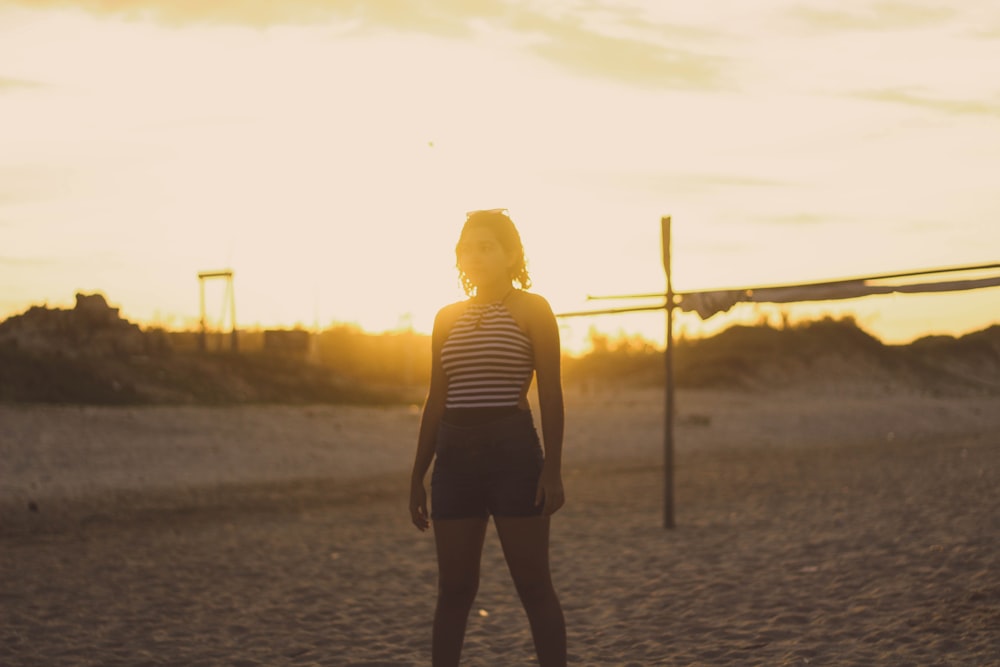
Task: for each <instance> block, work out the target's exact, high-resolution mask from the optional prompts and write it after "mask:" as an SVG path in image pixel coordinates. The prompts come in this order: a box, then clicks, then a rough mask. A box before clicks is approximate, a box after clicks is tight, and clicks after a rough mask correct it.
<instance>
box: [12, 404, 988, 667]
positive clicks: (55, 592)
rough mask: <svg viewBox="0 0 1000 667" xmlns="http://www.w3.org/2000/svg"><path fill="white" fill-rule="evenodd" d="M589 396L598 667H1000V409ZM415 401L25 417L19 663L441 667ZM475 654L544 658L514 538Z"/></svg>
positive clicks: (571, 453) (584, 659) (591, 577)
mask: <svg viewBox="0 0 1000 667" xmlns="http://www.w3.org/2000/svg"><path fill="white" fill-rule="evenodd" d="M678 412H679V414H678V418H677V429H676V436H677V437H676V474H675V482H676V494H675V513H676V523H677V527H676V529H674V530H665V529H663V528H662V520H663V469H662V461H663V458H662V449H663V440H662V436H663V411H662V394H661V393H660V392H656V391H648V392H638V391H630V392H605V393H592V394H587V395H571V396H569V397H568V407H567V417H568V429H567V439H566V463H565V478H566V486H567V492H568V498H569V500H568V504H567V506H566V507H565V509H564V510H563V511H561V512H560V513H559V514H558V515H557V516H556V517H555V518H554V520H553V546H552V561H553V574H554V578H555V582H556V585H557V588H558V590H559V593H560V596H561V599H562V602H563V606H564V609H565V613H566V618H567V624H568V633H569V646H570V656H571V664H577V665H600V666H607V665H805V664H810V665H907V664H910V665H996V664H1000V630H998V628H1000V490H998V489H1000V435H997V434H998V433H1000V429H998V427H1000V404H998V399H997V398H996V397H992V398H988V397H984V398H947V397H932V396H912V395H910V396H907V395H893V396H884V395H878V394H874V393H866V392H864V391H858V390H857V388H853V389H851V390H850V391H846V390H844V388H841V389H830V388H827V389H819V388H817V389H816V390H814V391H799V392H794V393H793V392H786V393H764V394H739V393H731V394H727V393H719V392H683V393H681V394H679V395H678ZM417 420H418V413H417V410H416V409H415V408H414V407H406V406H401V407H392V408H361V407H349V406H312V407H235V408H194V407H183V408H166V407H160V408H141V409H136V408H116V409H112V408H80V407H51V406H10V405H6V406H0V664H2V665H10V666H14V665H45V666H50V665H51V666H58V665H358V666H360V665H367V666H374V665H400V666H402V665H426V664H429V630H430V620H431V613H432V610H433V605H434V595H435V561H434V550H433V541H432V538H431V536H430V535H428V534H421V533H419V532H417V531H416V530H415V529H413V528H412V526H410V524H409V522H408V518H407V513H406V507H405V505H406V489H407V477H408V471H409V465H410V461H411V458H412V452H413V442H414V439H415V433H416V427H417ZM463 664H468V665H484V666H490V667H494V666H506V665H530V664H535V663H534V658H533V655H532V650H531V642H530V636H529V632H528V626H527V621H526V619H525V617H524V614H523V611H522V610H521V608H520V605H519V603H518V602H517V599H516V596H515V594H514V591H513V587H512V585H511V584H510V581H509V577H508V575H507V573H506V570H505V567H504V565H503V560H502V556H501V554H500V550H499V546H498V543H497V540H496V537H495V536H494V535H493V534H492V533H491V536H490V537H489V538H488V540H487V544H486V548H485V552H484V556H483V580H482V585H481V587H480V593H479V597H478V599H477V601H476V605H475V607H474V611H473V616H472V619H471V621H470V626H469V633H468V637H467V641H466V648H465V653H464V661H463Z"/></svg>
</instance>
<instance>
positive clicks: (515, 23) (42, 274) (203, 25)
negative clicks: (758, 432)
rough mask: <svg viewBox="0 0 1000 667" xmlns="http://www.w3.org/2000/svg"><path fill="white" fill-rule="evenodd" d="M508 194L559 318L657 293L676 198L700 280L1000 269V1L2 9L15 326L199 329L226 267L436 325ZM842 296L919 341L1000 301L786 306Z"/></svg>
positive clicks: (325, 313)
mask: <svg viewBox="0 0 1000 667" xmlns="http://www.w3.org/2000/svg"><path fill="white" fill-rule="evenodd" d="M494 207H507V208H508V209H509V210H510V211H511V214H512V217H513V218H514V220H515V222H517V223H518V225H519V227H520V228H521V232H522V236H523V239H524V242H525V245H526V249H527V254H528V259H529V269H530V270H531V271H532V274H533V277H534V279H535V290H536V291H538V292H539V293H541V294H543V295H545V296H547V297H548V298H549V300H550V301H551V302H552V304H553V306H554V308H555V309H556V310H557V311H567V310H578V309H584V308H594V307H598V306H600V305H603V304H595V303H587V302H586V301H585V298H586V295H588V294H595V295H602V294H615V293H630V292H648V291H654V290H659V289H662V287H663V269H662V265H661V262H660V225H659V220H660V216H662V215H671V216H672V218H673V227H674V232H673V239H674V280H675V287H676V288H677V289H679V290H682V291H683V290H685V289H701V288H711V287H736V286H743V285H754V284H768V283H786V282H801V281H809V280H819V279H829V278H840V277H851V276H856V275H866V274H871V273H886V272H891V271H896V270H906V269H921V268H930V267H939V266H952V265H966V264H977V263H987V262H997V261H1000V4H998V3H997V2H995V1H994V0H965V1H964V2H962V3H954V2H868V1H861V0H859V1H852V2H806V1H794V2H793V1H791V0H727V1H716V2H711V3H665V2H653V1H652V0H647V1H646V2H626V1H615V2H602V1H600V0H589V1H580V2H576V1H559V2H547V3H537V2H523V1H519V2H513V1H505V0H471V1H466V0H462V1H459V0H446V1H443V2H404V1H403V0H392V1H389V0H387V1H385V2H379V1H377V0H375V1H370V2H362V1H356V2H355V1H348V0H291V1H288V0H286V1H284V2H280V3H279V2H260V1H252V2H251V1H237V0H213V1H212V2H204V1H201V0H120V1H115V0H91V1H86V0H81V1H78V2H69V1H62V2H60V1H56V0H52V1H48V0H30V1H27V0H25V1H24V2H9V1H7V2H3V1H2V0H0V317H6V316H9V315H12V314H15V313H18V312H22V311H24V310H25V309H27V308H28V307H29V306H31V305H33V304H42V303H47V304H49V305H50V306H61V307H65V306H70V305H72V303H73V296H74V294H75V293H76V292H77V291H85V292H90V291H101V292H103V293H104V294H105V295H106V296H107V298H108V300H109V301H110V302H111V303H112V304H113V305H116V306H119V307H121V309H122V313H123V315H124V316H126V317H128V318H129V319H132V320H133V321H138V322H140V323H143V324H161V325H167V326H170V327H182V326H188V325H191V324H192V322H193V321H194V320H195V319H196V318H197V316H198V281H197V278H196V274H197V272H198V271H202V270H211V269H220V268H225V267H232V268H233V269H234V270H235V273H236V279H235V285H236V301H237V316H238V319H239V321H240V324H241V326H257V325H259V326H292V325H294V324H296V323H301V324H304V325H306V326H313V325H315V324H316V323H318V324H319V325H320V326H327V325H328V324H330V323H331V322H333V321H341V322H355V323H357V324H360V325H361V326H363V327H364V328H366V329H369V330H372V331H379V330H384V329H389V328H394V327H397V326H400V325H410V324H412V326H413V327H415V328H416V329H417V330H419V331H424V332H426V331H429V328H430V323H431V321H432V319H433V316H434V312H435V311H436V309H437V308H438V307H439V306H441V305H443V304H444V303H446V302H449V301H453V300H456V299H459V298H462V293H461V291H460V289H459V287H458V283H457V279H456V275H455V271H454V243H455V241H456V240H457V234H458V231H459V229H460V227H461V224H462V222H463V221H464V213H465V211H467V210H471V209H478V208H494ZM209 296H210V299H209V316H210V318H212V319H214V320H218V319H219V318H220V317H221V316H222V313H223V312H224V311H223V304H222V299H221V285H219V286H213V288H212V290H210V294H209ZM624 305H627V304H624ZM845 308H847V309H850V310H851V311H853V312H855V313H856V314H857V316H858V320H859V322H860V323H861V324H862V326H864V327H865V328H866V329H868V330H869V331H871V332H873V333H875V334H876V335H879V336H880V337H882V338H883V339H885V340H888V341H893V342H901V341H905V340H908V339H911V338H913V337H915V336H919V335H923V334H926V333H941V332H944V333H961V332H965V331H969V330H974V329H977V328H982V327H984V326H986V325H988V324H990V323H993V322H997V321H1000V290H998V289H997V288H992V289H987V290H981V291H978V292H969V293H961V294H949V295H944V296H933V297H924V296H896V297H878V298H868V299H865V300H861V301H856V302H849V303H844V304H837V305H835V304H822V305H819V306H813V307H810V308H808V309H807V308H789V307H786V308H785V310H786V311H788V312H790V313H791V314H792V315H793V316H805V315H807V314H808V315H815V314H817V313H820V314H822V313H839V312H842V311H844V309H845ZM762 312H764V313H766V312H771V311H766V310H763V311H762V310H759V309H758V310H757V311H754V310H753V309H752V308H749V307H746V308H743V309H737V312H736V313H735V315H736V316H737V317H749V318H750V319H754V318H755V317H758V316H760V314H761V313H762ZM774 312H776V311H774ZM725 321H726V320H725V319H724V318H719V317H717V318H713V320H710V321H709V325H716V326H717V325H718V323H719V322H725ZM591 325H596V326H597V327H598V328H600V329H603V330H605V331H608V332H611V333H614V332H617V331H619V330H623V331H626V332H636V333H642V334H644V335H646V336H648V337H650V338H653V339H654V340H655V339H657V337H659V340H661V341H662V336H663V321H662V314H656V313H652V314H644V315H633V316H628V317H619V316H614V317H612V316H605V317H603V318H597V319H593V320H589V319H588V320H565V321H564V327H565V329H564V334H565V336H566V340H567V341H569V342H570V344H571V345H572V344H573V342H574V341H579V340H581V339H582V336H583V335H584V334H585V333H586V330H587V328H588V327H589V326H591ZM682 326H683V327H685V329H686V330H687V331H690V332H692V333H697V332H699V331H707V330H708V329H709V328H710V326H709V327H707V328H703V325H701V324H699V321H698V320H697V319H696V318H694V317H685V318H684V319H683V320H682Z"/></svg>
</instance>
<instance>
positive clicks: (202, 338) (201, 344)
mask: <svg viewBox="0 0 1000 667" xmlns="http://www.w3.org/2000/svg"><path fill="white" fill-rule="evenodd" d="M198 294H199V299H198V302H199V305H200V309H199V314H200V315H201V334H200V335H199V336H198V348H199V349H200V350H201V351H202V352H204V351H205V349H206V347H207V346H206V339H207V334H206V333H205V326H206V325H205V278H204V276H201V275H199V276H198Z"/></svg>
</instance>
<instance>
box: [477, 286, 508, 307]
mask: <svg viewBox="0 0 1000 667" xmlns="http://www.w3.org/2000/svg"><path fill="white" fill-rule="evenodd" d="M513 291H514V287H513V286H512V285H511V284H510V283H497V284H496V285H481V286H479V287H477V288H476V296H475V300H476V301H477V302H479V303H494V302H497V301H503V300H504V299H505V298H507V295H508V294H510V293H511V292H513Z"/></svg>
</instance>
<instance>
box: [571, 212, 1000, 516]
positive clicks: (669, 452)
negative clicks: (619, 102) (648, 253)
mask: <svg viewBox="0 0 1000 667" xmlns="http://www.w3.org/2000/svg"><path fill="white" fill-rule="evenodd" d="M670 223H671V218H670V216H663V217H662V218H661V219H660V232H661V235H662V246H663V270H664V273H665V274H666V283H667V289H666V292H655V293H647V294H624V295H617V296H600V297H595V296H588V297H587V298H588V300H594V299H605V300H612V299H652V298H663V299H664V301H663V303H662V304H659V305H646V306H631V307H623V308H606V309H601V310H590V311H574V312H568V313H560V314H558V315H557V316H558V317H579V316H587V315H614V314H619V313H635V312H642V311H653V310H666V314H667V317H666V320H667V332H666V341H665V346H664V363H665V365H666V375H667V377H666V387H665V389H666V391H665V392H664V394H665V395H664V434H663V464H664V471H663V527H664V528H674V527H675V525H676V524H675V521H674V411H675V407H674V361H673V356H674V343H673V338H674V318H673V312H674V309H675V308H677V307H678V306H679V305H680V304H679V303H678V297H680V298H681V299H682V302H683V298H684V297H685V296H691V295H706V294H712V293H717V292H733V293H743V294H745V295H747V296H748V297H754V296H757V295H758V294H760V295H761V296H762V298H756V299H755V298H750V299H748V301H751V302H755V303H793V302H796V301H799V302H801V301H808V300H817V301H825V300H830V299H841V298H857V296H863V295H855V296H829V292H825V293H821V294H818V295H817V296H816V297H815V298H813V299H809V298H801V297H798V298H796V297H794V296H793V297H792V298H788V297H786V298H782V299H780V300H773V299H769V298H768V297H767V294H768V292H769V291H771V293H772V294H776V293H777V292H778V290H809V289H816V290H817V292H819V290H822V289H829V288H831V287H832V288H836V287H841V286H851V285H864V284H866V283H868V282H869V281H882V280H891V279H895V278H909V277H915V276H928V275H935V274H945V273H958V272H962V273H966V272H970V271H988V270H996V269H1000V262H994V263H990V264H978V265H973V266H956V267H948V268H941V269H920V270H915V271H905V272H897V273H886V274H880V275H874V276H867V277H859V278H842V279H837V280H827V281H822V282H815V283H797V284H785V285H764V286H756V287H738V288H733V289H729V290H715V289H713V290H695V291H690V292H684V293H677V292H674V289H673V281H672V276H671V261H670V252H671V247H670V245H671V230H670ZM996 285H1000V278H992V279H986V280H966V281H957V282H954V283H944V284H937V289H935V286H936V285H935V284H933V283H931V284H926V285H912V286H910V287H911V289H906V286H902V287H899V288H891V287H889V288H880V291H872V292H871V294H880V293H881V294H885V293H890V292H892V291H899V292H909V293H919V292H933V291H938V292H942V291H959V290H971V289H980V288H983V287H991V286H996Z"/></svg>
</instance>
